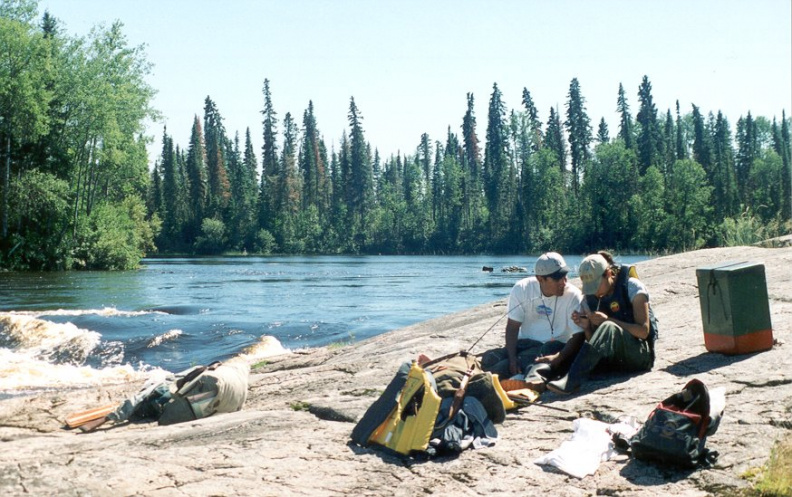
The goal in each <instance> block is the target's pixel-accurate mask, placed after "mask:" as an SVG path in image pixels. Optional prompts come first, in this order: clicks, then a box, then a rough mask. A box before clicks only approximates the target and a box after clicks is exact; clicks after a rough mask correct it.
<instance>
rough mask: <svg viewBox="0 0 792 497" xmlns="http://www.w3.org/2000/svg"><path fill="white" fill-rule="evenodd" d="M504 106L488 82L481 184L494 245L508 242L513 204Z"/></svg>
mask: <svg viewBox="0 0 792 497" xmlns="http://www.w3.org/2000/svg"><path fill="white" fill-rule="evenodd" d="M509 157H510V150H509V132H508V125H507V121H506V106H505V104H504V103H503V99H502V94H501V91H500V89H499V88H498V85H497V83H495V84H493V86H492V95H491V96H490V103H489V112H488V114H487V143H486V146H485V149H484V184H485V192H486V196H487V206H488V207H489V237H490V239H491V240H492V242H493V244H494V247H497V248H501V249H505V248H506V246H507V245H508V243H509V241H510V240H509V234H510V233H511V231H510V230H509V220H510V218H511V206H512V205H513V199H514V197H513V195H512V190H513V188H514V185H515V182H514V174H513V171H512V169H511V161H510V160H509Z"/></svg>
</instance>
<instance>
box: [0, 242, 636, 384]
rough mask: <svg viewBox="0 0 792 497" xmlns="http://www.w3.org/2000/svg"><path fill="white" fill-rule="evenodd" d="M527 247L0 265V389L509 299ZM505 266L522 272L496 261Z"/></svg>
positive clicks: (112, 374) (221, 353)
mask: <svg viewBox="0 0 792 497" xmlns="http://www.w3.org/2000/svg"><path fill="white" fill-rule="evenodd" d="M646 258H647V257H643V256H635V257H622V258H619V260H620V262H622V263H634V262H637V261H640V260H644V259H646ZM566 259H567V264H569V265H570V267H572V268H574V267H576V266H577V264H578V263H579V262H580V260H581V257H574V256H569V257H566ZM535 260H536V259H535V257H530V256H484V255H481V256H315V257H296V256H294V257H213V258H201V259H193V258H190V259H187V258H159V259H145V260H144V261H143V263H142V265H141V268H140V269H138V270H135V271H124V272H103V271H95V272H75V271H73V272H61V273H17V272H8V273H0V398H2V397H3V396H5V397H8V396H9V395H18V394H22V393H25V392H31V391H37V390H41V389H59V388H72V387H82V386H90V385H93V384H97V383H112V382H122V381H129V380H134V379H138V378H141V377H142V376H143V375H145V374H146V373H147V372H149V371H151V370H154V369H165V370H167V371H174V372H175V371H180V370H183V369H186V368H188V367H190V366H193V365H196V364H206V363H209V362H211V361H214V360H223V359H226V358H228V357H232V356H235V355H238V354H243V353H244V354H247V355H249V356H250V357H251V360H258V359H263V358H266V357H267V356H271V355H273V354H277V353H281V352H282V351H283V349H290V350H293V349H299V348H304V347H316V346H322V345H328V344H334V343H338V344H344V343H349V342H353V341H357V340H362V339H365V338H368V337H371V336H375V335H378V334H380V333H383V332H386V331H389V330H392V329H396V328H400V327H403V326H407V325H410V324H413V323H416V322H420V321H424V320H427V319H430V318H433V317H437V316H440V315H443V314H447V313H451V312H455V311H459V310H462V309H465V308H468V307H472V306H475V305H478V304H483V303H486V302H490V301H494V300H498V299H503V298H505V297H506V296H507V295H508V294H509V290H510V288H511V286H512V285H513V284H514V283H515V282H516V281H517V280H519V279H520V278H523V277H525V276H528V275H529V274H531V273H532V270H533V265H534V262H535ZM484 266H488V267H492V268H493V271H492V272H488V271H483V270H482V268H483V267H484ZM512 266H516V267H522V268H526V269H527V270H528V272H508V271H503V270H502V269H504V268H509V267H512ZM572 276H574V273H573V274H572Z"/></svg>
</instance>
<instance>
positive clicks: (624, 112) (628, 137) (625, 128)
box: [616, 83, 635, 149]
mask: <svg viewBox="0 0 792 497" xmlns="http://www.w3.org/2000/svg"><path fill="white" fill-rule="evenodd" d="M616 112H618V113H619V114H620V119H619V138H621V139H622V140H623V141H624V146H625V147H626V148H628V149H631V148H633V147H635V138H634V135H633V133H634V132H633V120H632V115H631V114H630V105H629V104H628V103H627V96H626V95H625V93H624V86H622V84H621V83H619V97H618V99H617V100H616Z"/></svg>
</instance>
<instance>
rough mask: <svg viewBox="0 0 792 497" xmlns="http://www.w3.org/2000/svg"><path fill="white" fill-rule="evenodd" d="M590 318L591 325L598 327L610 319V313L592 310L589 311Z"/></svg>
mask: <svg viewBox="0 0 792 497" xmlns="http://www.w3.org/2000/svg"><path fill="white" fill-rule="evenodd" d="M588 320H589V321H590V322H591V325H592V326H593V327H594V328H596V327H597V326H599V325H601V324H602V323H604V322H605V321H607V320H608V315H607V314H605V313H604V312H602V311H597V312H592V313H589V315H588Z"/></svg>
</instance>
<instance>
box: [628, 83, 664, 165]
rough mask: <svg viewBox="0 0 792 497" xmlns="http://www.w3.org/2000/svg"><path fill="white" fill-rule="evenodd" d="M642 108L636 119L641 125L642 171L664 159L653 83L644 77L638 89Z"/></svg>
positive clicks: (639, 158)
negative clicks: (653, 96)
mask: <svg viewBox="0 0 792 497" xmlns="http://www.w3.org/2000/svg"><path fill="white" fill-rule="evenodd" d="M638 100H639V102H640V108H639V110H638V114H637V115H636V116H635V120H636V122H637V123H638V125H639V127H640V131H639V133H638V143H637V144H638V160H639V162H640V164H641V173H644V172H645V171H646V169H647V168H648V167H649V166H651V165H659V164H661V162H662V159H663V136H662V134H661V133H660V125H659V124H658V120H657V108H656V107H655V104H654V101H653V98H652V84H651V83H650V82H649V78H648V77H647V76H644V77H643V80H642V81H641V86H640V88H639V89H638Z"/></svg>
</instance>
